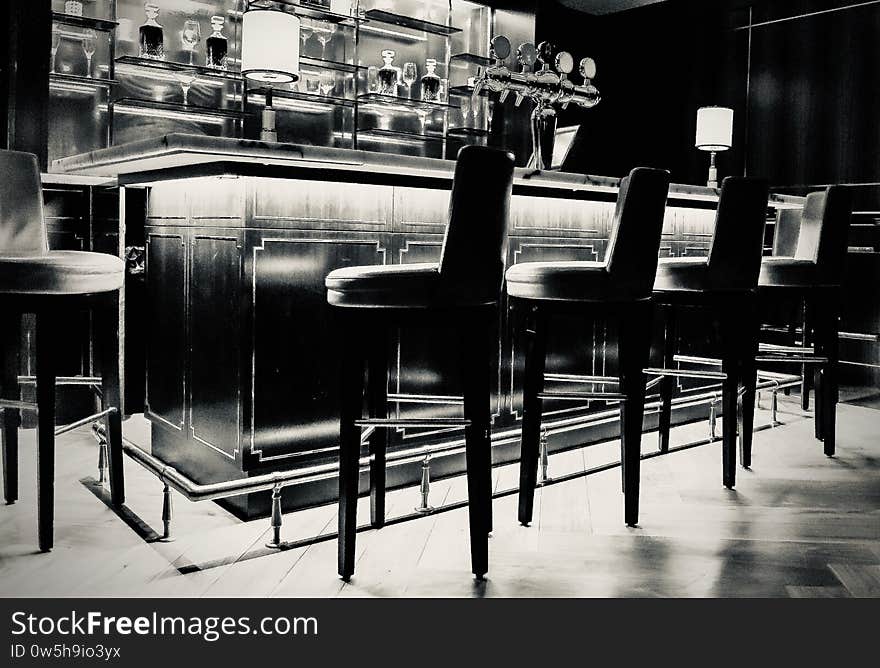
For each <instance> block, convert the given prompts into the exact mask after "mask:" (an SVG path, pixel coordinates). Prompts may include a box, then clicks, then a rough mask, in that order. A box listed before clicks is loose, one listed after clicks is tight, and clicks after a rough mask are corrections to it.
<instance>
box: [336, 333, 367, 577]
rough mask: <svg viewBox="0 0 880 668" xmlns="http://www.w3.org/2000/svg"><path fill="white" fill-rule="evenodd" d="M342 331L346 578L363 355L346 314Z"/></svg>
mask: <svg viewBox="0 0 880 668" xmlns="http://www.w3.org/2000/svg"><path fill="white" fill-rule="evenodd" d="M338 327H339V330H338V331H341V332H343V336H342V342H341V348H340V350H341V351H342V362H341V369H340V371H341V373H340V384H339V398H340V406H339V539H338V542H339V560H338V561H339V575H340V577H341V578H342V579H343V580H348V579H349V578H350V577H351V576H352V574H354V559H355V537H356V536H357V504H358V482H359V478H360V453H361V430H360V428H359V427H358V426H357V425H355V420H358V419H360V417H361V409H362V407H363V395H364V355H363V351H362V348H361V345H360V342H359V341H358V338H359V337H358V333H357V332H356V331H354V332H352V335H351V336H346V335H345V333H346V332H350V331H351V324H350V323H349V322H348V319H347V318H344V317H340V318H339V325H338Z"/></svg>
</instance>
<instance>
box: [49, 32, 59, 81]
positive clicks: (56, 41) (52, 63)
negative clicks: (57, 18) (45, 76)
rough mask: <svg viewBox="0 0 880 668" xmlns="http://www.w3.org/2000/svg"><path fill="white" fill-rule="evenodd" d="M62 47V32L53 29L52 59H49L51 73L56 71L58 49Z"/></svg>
mask: <svg viewBox="0 0 880 668" xmlns="http://www.w3.org/2000/svg"><path fill="white" fill-rule="evenodd" d="M60 47H61V32H60V31H59V30H58V28H56V27H54V26H53V27H52V50H51V54H52V57H51V58H50V59H49V71H50V72H54V71H55V56H56V55H57V54H58V49H59V48H60Z"/></svg>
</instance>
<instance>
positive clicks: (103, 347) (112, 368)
mask: <svg viewBox="0 0 880 668" xmlns="http://www.w3.org/2000/svg"><path fill="white" fill-rule="evenodd" d="M95 316H96V318H95V319H96V321H97V322H96V327H95V333H96V334H97V337H98V341H97V344H98V346H97V347H98V354H99V356H100V357H99V359H100V362H101V408H102V410H107V409H108V408H111V407H112V408H115V409H116V410H115V411H113V412H112V413H110V414H109V415H107V416H106V417H105V418H104V419H105V424H106V425H107V444H108V448H109V455H110V500H111V502H112V503H113V505H115V506H121V505H122V504H123V503H125V473H124V469H123V463H122V462H123V455H122V411H123V407H122V394H121V392H120V387H119V368H120V366H121V364H122V359H121V358H120V351H119V293H118V292H116V293H113V295H112V296H110V297H108V298H107V299H106V300H104V303H103V304H101V306H100V307H99V308H97V309H96V310H95Z"/></svg>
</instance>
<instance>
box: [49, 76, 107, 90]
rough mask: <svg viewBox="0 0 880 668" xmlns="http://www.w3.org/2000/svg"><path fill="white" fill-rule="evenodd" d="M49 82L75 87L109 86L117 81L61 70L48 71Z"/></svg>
mask: <svg viewBox="0 0 880 668" xmlns="http://www.w3.org/2000/svg"><path fill="white" fill-rule="evenodd" d="M49 82H50V87H51V84H53V83H56V84H62V85H63V84H67V85H73V86H77V87H89V88H110V87H111V86H113V85H115V84H117V83H119V82H118V81H116V80H115V79H102V78H100V77H84V76H80V75H78V74H63V73H61V72H50V73H49Z"/></svg>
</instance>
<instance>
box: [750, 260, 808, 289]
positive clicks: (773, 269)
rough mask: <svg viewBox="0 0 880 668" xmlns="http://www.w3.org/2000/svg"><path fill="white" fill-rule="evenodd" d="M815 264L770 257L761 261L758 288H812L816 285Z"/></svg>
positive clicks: (806, 261)
mask: <svg viewBox="0 0 880 668" xmlns="http://www.w3.org/2000/svg"><path fill="white" fill-rule="evenodd" d="M817 269H818V267H817V265H816V263H815V262H813V261H812V260H809V259H801V258H795V257H784V256H770V257H765V258H764V259H763V260H762V261H761V275H760V278H759V279H758V287H812V286H815V285H817V284H818V282H819V274H818V271H817Z"/></svg>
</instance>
